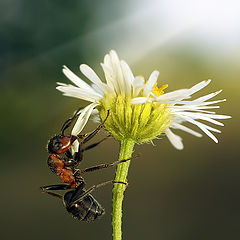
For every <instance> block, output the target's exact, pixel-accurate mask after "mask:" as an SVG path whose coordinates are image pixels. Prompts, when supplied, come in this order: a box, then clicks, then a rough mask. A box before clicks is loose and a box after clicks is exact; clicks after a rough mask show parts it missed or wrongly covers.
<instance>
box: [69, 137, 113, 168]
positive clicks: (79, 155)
mask: <svg viewBox="0 0 240 240" xmlns="http://www.w3.org/2000/svg"><path fill="white" fill-rule="evenodd" d="M110 136H111V135H108V136H107V137H105V138H103V139H102V140H100V141H99V142H96V143H93V144H91V145H89V146H87V147H85V148H82V145H83V141H82V142H80V143H79V147H78V151H77V152H75V153H74V156H72V155H70V154H71V153H67V154H68V156H70V157H71V158H72V159H74V161H71V162H72V163H73V164H72V166H74V165H78V164H79V163H80V162H81V161H82V159H83V152H84V151H87V150H90V149H92V148H94V147H96V146H98V145H99V144H100V143H102V142H103V141H105V140H106V139H107V138H109V137H110Z"/></svg>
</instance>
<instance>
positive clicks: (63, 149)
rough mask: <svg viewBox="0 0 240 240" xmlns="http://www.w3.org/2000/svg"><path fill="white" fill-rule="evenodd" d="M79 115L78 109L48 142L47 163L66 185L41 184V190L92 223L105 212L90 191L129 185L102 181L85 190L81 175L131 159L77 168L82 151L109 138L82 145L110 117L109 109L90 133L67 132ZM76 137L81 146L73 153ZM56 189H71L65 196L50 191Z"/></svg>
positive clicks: (71, 211) (69, 210) (78, 216)
mask: <svg viewBox="0 0 240 240" xmlns="http://www.w3.org/2000/svg"><path fill="white" fill-rule="evenodd" d="M78 115H79V110H78V111H76V112H75V114H74V115H73V117H72V118H69V119H68V120H67V121H66V122H65V123H64V124H63V126H62V128H61V134H59V135H57V136H55V137H53V138H51V139H50V141H49V143H48V151H49V153H50V156H49V158H48V165H49V167H50V169H51V170H52V171H53V172H54V173H56V174H57V175H59V176H60V178H61V180H62V181H63V182H64V183H65V184H56V185H48V186H42V187H40V189H41V190H42V192H44V193H47V194H49V195H51V196H54V197H57V198H61V199H62V200H63V203H64V206H65V207H66V210H67V211H68V212H69V213H70V214H72V216H73V217H75V218H77V219H79V220H80V221H87V222H91V221H93V220H95V219H96V218H97V217H98V216H101V215H103V214H104V213H105V211H104V208H103V207H102V206H101V205H100V204H99V203H98V202H97V200H95V199H94V197H93V196H92V195H91V194H90V193H91V192H92V191H94V190H95V189H97V188H99V187H102V186H104V185H106V184H110V183H112V184H114V183H121V184H124V185H127V183H125V182H121V181H113V180H112V181H107V182H104V183H101V184H97V185H93V186H92V187H91V188H89V189H88V190H86V189H84V187H85V185H86V183H85V181H84V179H83V177H82V176H81V175H82V173H85V172H92V171H95V170H100V169H103V168H108V167H112V166H115V165H117V164H120V163H123V162H126V161H129V160H131V158H129V159H124V160H120V161H116V162H113V163H109V164H100V165H97V166H93V167H90V168H86V169H82V170H80V169H76V166H77V165H78V164H79V163H80V162H81V161H82V159H83V152H84V151H86V150H89V149H91V148H93V147H96V146H97V145H98V144H99V143H101V142H102V141H103V140H105V139H106V138H104V139H103V140H101V141H99V142H97V143H94V144H91V145H90V146H87V147H85V148H84V147H83V144H85V143H86V142H88V141H89V140H90V139H91V138H93V137H94V136H95V135H96V134H97V133H98V132H99V131H100V129H101V128H102V127H103V125H104V123H105V122H106V120H107V118H108V116H109V111H108V113H107V116H106V118H105V119H104V121H103V122H102V123H101V124H100V125H99V126H98V127H97V128H96V129H95V130H94V131H92V132H91V133H89V134H84V135H78V136H73V135H70V134H64V131H65V130H66V129H67V128H69V127H70V125H71V123H72V122H73V120H74V119H75V118H76V117H77V116H78ZM107 137H108V136H107ZM77 139H81V141H80V143H79V147H78V152H75V153H74V155H72V153H71V152H70V147H71V146H72V145H73V143H74V141H76V140H77ZM60 154H61V155H63V154H64V156H61V155H60ZM71 189H72V190H71ZM56 190H70V191H67V192H66V193H65V194H64V196H62V195H60V194H57V193H54V192H51V191H56Z"/></svg>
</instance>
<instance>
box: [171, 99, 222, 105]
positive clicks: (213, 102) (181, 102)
mask: <svg viewBox="0 0 240 240" xmlns="http://www.w3.org/2000/svg"><path fill="white" fill-rule="evenodd" d="M225 101H226V99H221V100H216V101H210V102H201V103H196V102H194V101H179V102H178V101H175V102H174V101H173V102H171V103H174V104H186V105H197V106H207V105H212V104H215V103H220V102H225Z"/></svg>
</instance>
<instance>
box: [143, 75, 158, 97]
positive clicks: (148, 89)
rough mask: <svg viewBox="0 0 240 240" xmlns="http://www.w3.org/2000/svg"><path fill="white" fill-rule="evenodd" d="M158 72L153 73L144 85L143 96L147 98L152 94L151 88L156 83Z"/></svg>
mask: <svg viewBox="0 0 240 240" xmlns="http://www.w3.org/2000/svg"><path fill="white" fill-rule="evenodd" d="M158 75H159V72H158V71H153V72H152V73H151V75H150V77H149V79H148V81H147V83H146V84H145V89H144V91H143V95H144V96H146V97H148V96H149V94H150V93H151V92H152V89H153V86H154V85H155V83H156V82H157V79H158Z"/></svg>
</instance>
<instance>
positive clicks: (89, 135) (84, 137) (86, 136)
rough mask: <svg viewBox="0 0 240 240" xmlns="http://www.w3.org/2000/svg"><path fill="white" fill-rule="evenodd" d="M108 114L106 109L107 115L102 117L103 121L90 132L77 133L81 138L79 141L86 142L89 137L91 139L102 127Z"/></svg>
mask: <svg viewBox="0 0 240 240" xmlns="http://www.w3.org/2000/svg"><path fill="white" fill-rule="evenodd" d="M108 116H109V110H108V111H107V116H106V118H105V119H104V121H103V122H102V123H101V124H100V125H99V126H98V127H97V128H96V129H95V130H94V131H92V132H91V133H89V134H84V135H78V137H79V138H83V140H82V141H81V142H82V143H86V142H88V141H89V140H90V139H92V138H93V137H94V136H95V135H96V134H97V133H98V132H99V131H100V129H101V128H102V127H103V125H104V123H105V122H106V121H107V119H108Z"/></svg>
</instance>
